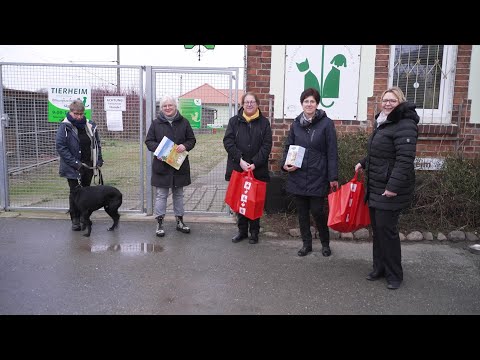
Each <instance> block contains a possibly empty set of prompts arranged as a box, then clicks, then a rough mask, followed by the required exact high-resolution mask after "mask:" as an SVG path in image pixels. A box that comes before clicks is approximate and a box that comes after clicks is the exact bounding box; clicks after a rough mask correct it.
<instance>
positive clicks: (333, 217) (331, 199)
mask: <svg viewBox="0 0 480 360" xmlns="http://www.w3.org/2000/svg"><path fill="white" fill-rule="evenodd" d="M364 197H365V185H364V182H363V180H358V171H357V172H355V176H354V177H353V179H352V180H350V181H349V182H348V183H346V184H344V185H342V186H341V187H340V188H339V189H338V190H337V191H334V192H332V193H330V194H329V195H328V220H327V226H328V227H330V228H331V229H333V230H336V231H340V232H352V231H355V230H358V229H361V228H364V227H366V226H368V225H369V224H370V213H369V210H368V205H367V204H366V203H365V202H364Z"/></svg>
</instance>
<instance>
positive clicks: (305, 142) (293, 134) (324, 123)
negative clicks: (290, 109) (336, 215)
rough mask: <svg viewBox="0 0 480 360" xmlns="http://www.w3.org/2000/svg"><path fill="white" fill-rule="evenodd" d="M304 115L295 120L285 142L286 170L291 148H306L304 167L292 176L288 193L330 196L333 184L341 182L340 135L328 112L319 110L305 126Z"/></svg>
mask: <svg viewBox="0 0 480 360" xmlns="http://www.w3.org/2000/svg"><path fill="white" fill-rule="evenodd" d="M302 116H303V113H302V114H300V115H299V116H297V117H296V118H295V120H294V121H293V122H292V124H291V126H290V131H289V133H288V137H287V139H286V142H285V148H284V152H283V160H282V162H281V166H282V171H285V172H286V170H285V169H284V168H283V165H284V164H285V160H286V158H287V153H288V149H289V147H290V145H300V146H302V147H304V148H305V155H304V157H303V162H302V166H301V167H300V168H299V169H297V170H295V171H292V172H289V173H288V178H287V185H286V191H287V192H288V193H291V194H295V195H302V196H320V197H323V196H326V195H328V191H329V189H330V182H331V181H337V180H338V149H337V134H336V131H335V125H334V123H333V121H332V120H331V119H330V118H329V117H327V114H326V113H325V111H323V110H320V109H317V110H316V112H315V115H314V117H313V118H312V123H311V124H310V125H308V126H306V127H303V126H302V125H301V123H300V119H301V118H302Z"/></svg>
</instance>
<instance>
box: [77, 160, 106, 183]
mask: <svg viewBox="0 0 480 360" xmlns="http://www.w3.org/2000/svg"><path fill="white" fill-rule="evenodd" d="M82 166H85V167H86V168H87V169H90V170H94V172H93V174H94V175H93V183H94V184H95V185H97V183H96V179H95V178H96V177H97V176H98V185H103V175H102V170H100V168H99V167H98V166H95V167H93V166H88V165H87V164H85V163H83V162H82ZM95 169H96V170H97V171H98V175H95ZM79 182H80V181H79Z"/></svg>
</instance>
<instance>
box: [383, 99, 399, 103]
mask: <svg viewBox="0 0 480 360" xmlns="http://www.w3.org/2000/svg"><path fill="white" fill-rule="evenodd" d="M397 102H398V100H397V99H383V100H382V103H384V104H386V103H390V104H395V103H397Z"/></svg>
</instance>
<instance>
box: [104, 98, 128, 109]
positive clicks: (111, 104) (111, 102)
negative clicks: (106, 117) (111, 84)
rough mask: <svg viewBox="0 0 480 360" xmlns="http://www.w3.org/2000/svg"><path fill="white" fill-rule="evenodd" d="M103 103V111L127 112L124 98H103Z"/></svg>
mask: <svg viewBox="0 0 480 360" xmlns="http://www.w3.org/2000/svg"><path fill="white" fill-rule="evenodd" d="M103 103H104V106H105V111H127V97H126V96H105V97H104V98H103Z"/></svg>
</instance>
